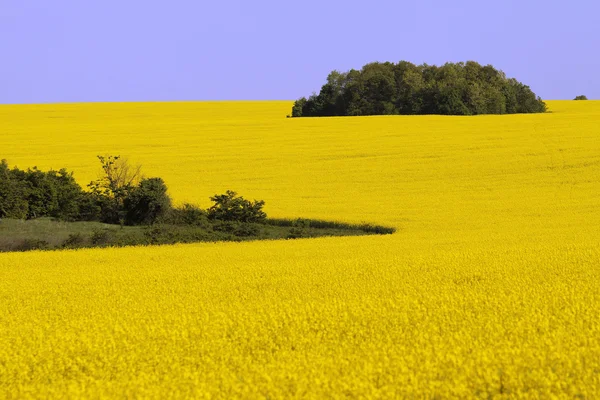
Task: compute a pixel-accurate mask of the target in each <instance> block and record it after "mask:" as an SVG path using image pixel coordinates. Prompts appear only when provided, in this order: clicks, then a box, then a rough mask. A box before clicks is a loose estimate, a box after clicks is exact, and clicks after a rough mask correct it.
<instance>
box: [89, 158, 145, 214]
mask: <svg viewBox="0 0 600 400" xmlns="http://www.w3.org/2000/svg"><path fill="white" fill-rule="evenodd" d="M98 160H100V164H101V165H102V172H103V175H102V177H101V178H100V179H99V180H97V181H92V182H90V183H89V184H88V187H89V188H90V189H91V191H92V193H93V194H95V195H96V197H97V200H98V202H99V204H100V208H101V209H102V219H103V220H104V221H105V222H109V223H123V222H124V218H125V215H124V214H125V211H124V201H125V198H126V197H128V196H129V193H130V192H131V190H132V189H133V188H134V187H135V186H136V185H137V184H138V183H139V181H140V180H141V179H142V174H141V167H140V166H139V165H138V166H135V167H133V166H131V165H130V164H129V162H128V161H127V159H124V158H122V157H121V156H106V157H104V156H98Z"/></svg>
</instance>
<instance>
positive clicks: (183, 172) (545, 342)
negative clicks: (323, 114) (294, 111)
mask: <svg viewBox="0 0 600 400" xmlns="http://www.w3.org/2000/svg"><path fill="white" fill-rule="evenodd" d="M290 106H291V103H290V102H237V103H236V102H222V103H145V104H81V105H37V106H0V148H1V154H0V158H7V159H8V161H9V164H11V165H15V164H16V165H18V166H19V167H21V168H24V167H28V166H33V165H37V166H38V167H40V168H43V169H47V168H51V167H53V168H60V167H63V166H65V167H67V168H68V169H70V170H74V171H75V174H76V177H77V178H79V180H80V182H81V183H82V184H85V183H87V182H88V181H90V180H92V179H94V178H96V177H97V172H98V165H99V164H98V162H97V160H96V159H95V156H96V155H97V154H120V155H123V156H127V157H128V158H129V159H130V161H132V162H134V163H140V164H142V165H143V166H144V171H145V172H146V175H148V176H152V175H157V176H161V177H163V178H164V179H165V181H166V182H167V184H168V186H169V188H170V191H171V193H172V195H173V197H174V199H175V201H176V202H179V203H181V202H184V201H188V202H195V203H200V204H201V205H202V206H206V205H208V196H210V195H214V194H215V193H221V192H223V191H225V190H227V189H233V190H236V191H238V192H239V193H240V194H242V195H243V196H245V197H247V198H257V199H264V200H266V202H267V203H266V206H265V209H266V211H267V213H268V214H269V215H270V216H274V217H296V216H305V217H314V218H324V219H334V220H343V221H350V222H360V221H367V222H373V223H381V224H385V225H392V226H395V227H397V228H398V232H397V233H396V234H394V235H391V236H379V237H372V236H371V237H347V238H320V239H313V240H297V241H272V242H252V243H242V244H237V243H219V244H197V245H178V246H168V247H154V248H124V249H112V250H99V249H94V250H83V251H81V250H80V251H64V252H46V253H44V252H32V253H20V254H16V253H15V254H0V398H15V399H17V398H19V399H20V398H27V397H32V398H33V397H35V398H39V397H51V398H65V397H71V398H79V397H82V396H84V397H94V398H96V397H106V398H115V397H117V398H125V397H142V398H169V397H175V398H182V397H183V398H185V397H194V398H202V397H211V396H212V397H213V398H215V397H216V398H232V397H242V398H290V397H296V398H342V397H350V398H378V397H379V398H390V397H412V398H422V397H426V398H432V397H439V398H448V397H461V398H464V397H474V396H476V397H529V398H549V397H551V396H552V395H556V396H558V397H565V398H573V397H576V396H580V397H582V398H588V399H593V398H598V397H600V317H599V314H600V102H594V101H587V102H585V101H583V102H549V107H550V109H551V110H552V113H548V114H544V115H516V116H481V117H439V116H424V117H421V116H411V117H361V118H326V119H323V118H319V119H286V118H284V117H285V115H286V114H287V113H289V110H290Z"/></svg>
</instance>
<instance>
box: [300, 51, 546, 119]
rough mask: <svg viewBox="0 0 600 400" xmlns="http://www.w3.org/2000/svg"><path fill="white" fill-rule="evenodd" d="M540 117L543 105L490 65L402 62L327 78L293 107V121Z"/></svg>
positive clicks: (334, 72)
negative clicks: (429, 116) (405, 116)
mask: <svg viewBox="0 0 600 400" xmlns="http://www.w3.org/2000/svg"><path fill="white" fill-rule="evenodd" d="M544 111H546V105H545V103H544V102H543V101H542V100H541V99H540V98H539V97H536V96H535V94H534V93H533V92H532V91H531V89H530V88H529V87H528V86H525V85H524V84H522V83H520V82H518V81H517V80H515V79H512V78H510V79H509V78H507V77H506V75H505V74H504V73H503V72H502V71H499V70H497V69H495V68H494V67H492V66H491V65H486V66H482V65H480V64H478V63H476V62H474V61H467V62H466V63H462V62H461V63H446V64H444V65H442V66H440V67H438V66H435V65H427V64H423V65H419V66H417V65H414V64H411V63H409V62H407V61H401V62H399V63H398V64H394V63H390V62H385V63H377V62H376V63H370V64H366V65H365V66H364V67H363V68H362V69H361V70H360V71H356V70H350V71H348V72H344V73H341V72H338V71H333V72H331V73H330V74H329V76H328V77H327V83H325V85H323V86H322V87H321V91H320V92H319V94H318V95H317V94H313V95H312V96H310V97H309V98H308V99H306V98H305V97H302V98H300V99H299V100H297V101H296V102H295V103H294V106H293V107H292V117H302V116H303V117H322V116H345V115H390V114H443V115H479V114H514V113H539V112H544Z"/></svg>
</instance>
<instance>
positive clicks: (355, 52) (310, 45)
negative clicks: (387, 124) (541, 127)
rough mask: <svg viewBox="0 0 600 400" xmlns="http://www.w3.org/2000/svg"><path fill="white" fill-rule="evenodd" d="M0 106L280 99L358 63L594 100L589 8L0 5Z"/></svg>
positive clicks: (56, 0) (244, 2)
mask: <svg viewBox="0 0 600 400" xmlns="http://www.w3.org/2000/svg"><path fill="white" fill-rule="evenodd" d="M0 38H1V39H0V103H46V102H80V101H155V100H236V99H256V100H263V99H270V100H276V99H288V100H293V99H296V98H298V97H300V96H303V95H309V94H310V93H311V92H313V91H318V90H319V89H320V87H321V85H322V84H323V83H324V80H325V77H326V76H327V74H328V73H329V72H330V71H331V70H333V69H338V70H343V71H345V70H348V69H350V68H357V69H358V68H360V67H361V66H362V65H363V64H365V63H367V62H370V61H394V62H396V61H399V60H408V61H411V62H414V63H418V64H420V63H423V62H427V63H428V64H440V63H444V62H446V61H466V60H475V61H478V62H480V63H482V64H492V65H494V66H495V67H497V68H499V69H502V70H503V71H504V72H506V73H507V75H509V76H511V77H515V78H517V79H518V80H520V81H522V82H524V83H525V84H527V85H529V86H531V88H532V89H533V91H534V92H536V93H537V94H538V95H540V96H542V97H543V98H544V99H572V98H573V97H575V96H576V95H579V94H585V95H587V96H588V97H589V98H596V99H597V98H600V3H598V1H597V0H570V1H564V0H503V1H484V0H454V1H449V0H412V1H410V2H405V1H400V0H389V1H387V0H385V1H384V0H370V1H357V2H354V1H350V0H319V1H318V0H303V1H261V0H254V1H250V0H214V1H207V0H162V1H154V0H90V1H84V0H0Z"/></svg>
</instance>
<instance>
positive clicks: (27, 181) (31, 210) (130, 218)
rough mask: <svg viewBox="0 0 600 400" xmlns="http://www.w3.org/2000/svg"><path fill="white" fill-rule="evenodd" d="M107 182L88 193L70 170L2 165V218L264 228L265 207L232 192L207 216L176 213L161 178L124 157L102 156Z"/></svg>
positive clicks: (184, 210) (193, 210) (187, 209)
mask: <svg viewBox="0 0 600 400" xmlns="http://www.w3.org/2000/svg"><path fill="white" fill-rule="evenodd" d="M98 159H99V160H100V163H101V166H102V171H103V174H102V177H101V178H100V179H98V180H96V181H93V182H90V184H89V185H88V189H89V190H87V191H85V190H83V188H82V187H81V186H79V184H77V182H76V181H75V179H74V178H73V173H69V172H67V170H66V169H61V170H59V171H48V172H44V171H40V170H39V169H38V168H36V167H34V168H30V169H27V170H21V169H18V168H16V167H14V168H9V166H8V163H7V161H6V160H2V161H1V162H0V218H11V219H35V218H40V217H51V218H54V219H58V220H61V221H98V222H104V223H108V224H120V225H151V224H154V223H155V222H166V223H177V224H186V225H194V224H197V223H198V222H199V221H203V220H205V219H206V220H208V219H210V220H218V221H227V222H231V221H237V222H263V221H264V220H265V219H266V217H267V215H266V214H265V212H264V211H263V210H262V208H263V206H264V204H265V203H264V201H256V200H255V201H250V200H246V199H244V198H243V197H241V196H238V195H237V193H235V192H232V191H227V192H226V193H225V194H222V195H215V196H213V197H211V200H212V201H213V202H214V205H213V206H212V207H210V208H209V209H208V210H202V209H200V208H198V207H196V206H194V205H191V204H185V205H184V206H182V207H179V208H174V207H173V206H172V204H171V198H170V197H169V195H168V193H167V186H166V185H165V183H164V181H163V180H162V179H161V178H145V177H143V176H142V175H141V172H140V167H132V166H131V165H130V164H129V163H128V162H127V161H126V160H125V159H123V158H121V157H119V156H107V157H103V156H98Z"/></svg>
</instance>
